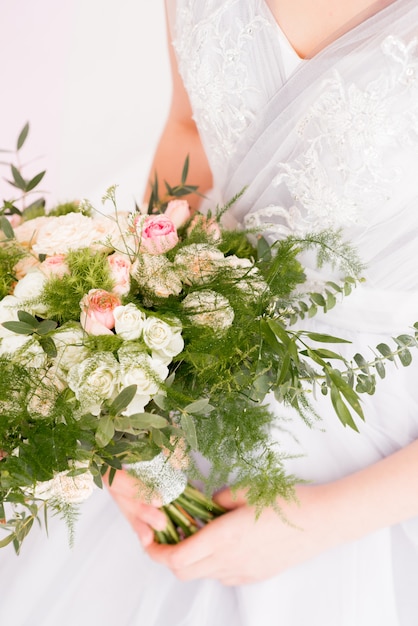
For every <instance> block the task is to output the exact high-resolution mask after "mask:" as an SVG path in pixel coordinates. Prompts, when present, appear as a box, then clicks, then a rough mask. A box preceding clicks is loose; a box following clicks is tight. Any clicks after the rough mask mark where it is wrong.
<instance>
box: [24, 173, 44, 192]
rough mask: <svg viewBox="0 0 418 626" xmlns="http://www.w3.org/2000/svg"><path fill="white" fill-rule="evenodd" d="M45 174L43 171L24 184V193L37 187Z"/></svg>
mask: <svg viewBox="0 0 418 626" xmlns="http://www.w3.org/2000/svg"><path fill="white" fill-rule="evenodd" d="M45 174H46V172H45V171H43V172H40V173H39V174H36V176H34V177H33V178H31V180H30V181H29V182H28V183H27V184H26V191H32V189H35V187H36V186H37V185H39V183H40V182H41V180H42V179H43V177H44V176H45Z"/></svg>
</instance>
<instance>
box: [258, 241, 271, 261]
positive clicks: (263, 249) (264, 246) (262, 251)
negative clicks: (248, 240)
mask: <svg viewBox="0 0 418 626" xmlns="http://www.w3.org/2000/svg"><path fill="white" fill-rule="evenodd" d="M257 258H258V259H259V260H261V261H270V260H271V247H270V245H269V244H268V242H267V241H266V240H265V239H264V237H258V238H257Z"/></svg>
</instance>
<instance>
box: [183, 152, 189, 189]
mask: <svg viewBox="0 0 418 626" xmlns="http://www.w3.org/2000/svg"><path fill="white" fill-rule="evenodd" d="M188 173H189V155H187V157H186V159H185V161H184V165H183V170H182V172H181V184H182V185H184V184H185V182H186V179H187V175H188Z"/></svg>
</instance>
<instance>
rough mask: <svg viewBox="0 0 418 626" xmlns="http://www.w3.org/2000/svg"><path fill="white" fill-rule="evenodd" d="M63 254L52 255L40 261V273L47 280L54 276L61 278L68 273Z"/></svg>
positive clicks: (68, 269)
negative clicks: (46, 277)
mask: <svg viewBox="0 0 418 626" xmlns="http://www.w3.org/2000/svg"><path fill="white" fill-rule="evenodd" d="M65 258H66V257H65V254H54V255H53V256H49V257H47V258H46V259H45V261H42V263H41V264H40V266H39V269H40V270H41V272H43V273H44V274H45V275H46V276H48V278H52V277H53V276H55V277H56V278H62V277H63V276H65V275H66V274H69V273H70V268H69V267H68V264H67V262H66V260H65Z"/></svg>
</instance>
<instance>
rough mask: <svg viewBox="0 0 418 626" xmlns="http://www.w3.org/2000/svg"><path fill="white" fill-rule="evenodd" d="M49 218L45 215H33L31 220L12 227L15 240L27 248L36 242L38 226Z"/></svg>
mask: <svg viewBox="0 0 418 626" xmlns="http://www.w3.org/2000/svg"><path fill="white" fill-rule="evenodd" d="M49 219H51V218H50V217H48V216H46V215H41V216H39V217H35V218H34V219H33V220H27V221H26V222H22V223H21V224H20V225H19V226H16V228H15V229H14V233H15V237H16V240H17V241H18V242H19V243H20V244H21V245H22V246H25V247H27V248H30V247H31V246H33V245H34V243H35V242H36V238H37V236H38V233H39V230H40V228H41V227H42V226H43V225H44V224H46V223H47V222H48V220H49Z"/></svg>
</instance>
